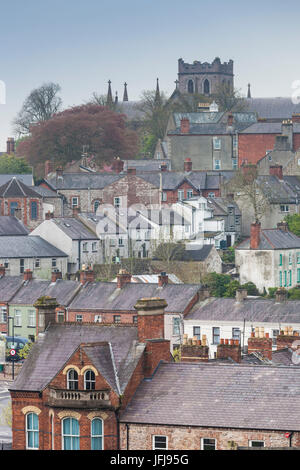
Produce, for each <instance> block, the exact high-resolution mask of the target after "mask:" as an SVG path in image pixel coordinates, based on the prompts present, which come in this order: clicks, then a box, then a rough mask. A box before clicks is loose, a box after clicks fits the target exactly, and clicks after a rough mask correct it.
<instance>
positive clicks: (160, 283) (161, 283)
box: [158, 272, 169, 287]
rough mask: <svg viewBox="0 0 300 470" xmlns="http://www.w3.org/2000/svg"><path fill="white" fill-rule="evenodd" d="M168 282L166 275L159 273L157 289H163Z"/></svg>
mask: <svg viewBox="0 0 300 470" xmlns="http://www.w3.org/2000/svg"><path fill="white" fill-rule="evenodd" d="M168 282H169V277H168V275H167V273H165V272H161V273H160V274H159V276H158V286H159V287H164V286H166V285H167V284H168Z"/></svg>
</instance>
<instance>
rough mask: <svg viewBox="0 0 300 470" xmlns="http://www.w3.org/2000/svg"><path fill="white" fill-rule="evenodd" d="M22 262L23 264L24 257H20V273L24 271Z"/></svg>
mask: <svg viewBox="0 0 300 470" xmlns="http://www.w3.org/2000/svg"><path fill="white" fill-rule="evenodd" d="M24 264H25V259H24V258H21V259H20V274H23V273H24Z"/></svg>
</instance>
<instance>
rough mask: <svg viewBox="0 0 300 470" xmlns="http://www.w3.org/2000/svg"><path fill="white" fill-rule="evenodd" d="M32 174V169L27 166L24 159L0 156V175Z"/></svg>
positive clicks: (13, 156)
mask: <svg viewBox="0 0 300 470" xmlns="http://www.w3.org/2000/svg"><path fill="white" fill-rule="evenodd" d="M28 173H32V168H31V167H30V166H29V164H28V163H27V161H26V160H25V158H22V157H21V158H19V157H16V156H15V155H7V154H4V155H1V157H0V174H1V175H3V174H8V175H12V174H19V175H20V174H28Z"/></svg>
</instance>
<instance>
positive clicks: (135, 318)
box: [132, 315, 138, 323]
mask: <svg viewBox="0 0 300 470" xmlns="http://www.w3.org/2000/svg"><path fill="white" fill-rule="evenodd" d="M137 322H138V317H137V315H134V316H133V317H132V323H137Z"/></svg>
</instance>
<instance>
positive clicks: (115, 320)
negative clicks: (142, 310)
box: [114, 315, 121, 323]
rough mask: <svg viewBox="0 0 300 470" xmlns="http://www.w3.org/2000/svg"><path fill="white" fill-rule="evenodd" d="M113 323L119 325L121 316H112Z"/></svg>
mask: <svg viewBox="0 0 300 470" xmlns="http://www.w3.org/2000/svg"><path fill="white" fill-rule="evenodd" d="M114 323H121V315H114Z"/></svg>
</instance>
